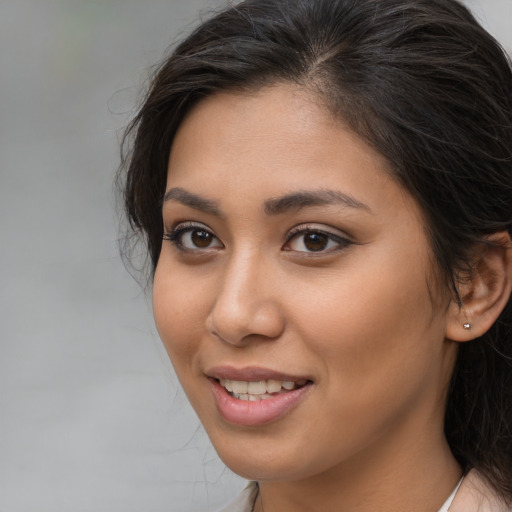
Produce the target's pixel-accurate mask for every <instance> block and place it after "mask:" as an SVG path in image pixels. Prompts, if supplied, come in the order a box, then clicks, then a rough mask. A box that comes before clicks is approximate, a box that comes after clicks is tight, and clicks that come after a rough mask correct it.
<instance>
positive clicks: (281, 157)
mask: <svg viewBox="0 0 512 512" xmlns="http://www.w3.org/2000/svg"><path fill="white" fill-rule="evenodd" d="M172 187H182V188H185V189H187V190H190V191H192V192H194V193H199V194H203V195H206V196H208V197H210V198H212V199H215V200H217V201H218V202H223V201H224V202H226V201H227V200H228V199H233V198H236V197H243V198H244V199H245V200H246V201H248V202H250V201H253V200H254V201H256V200H257V199H258V200H259V201H260V202H261V201H265V200H267V199H268V198H271V197H275V196H279V195H283V194H286V193H290V192H294V191H296V190H307V189H319V188H321V189H330V190H336V191H338V192H341V193H344V194H348V195H350V196H352V197H356V196H357V199H358V200H360V201H361V202H364V203H367V204H368V203H369V202H370V203H375V202H379V200H380V199H382V196H383V191H385V192H386V194H387V195H388V196H389V201H387V203H386V204H387V207H388V208H389V207H390V206H391V207H392V206H393V201H395V202H396V201H403V200H404V198H405V199H407V200H408V201H409V200H410V197H409V194H408V193H407V192H405V190H404V189H403V188H402V187H401V186H400V185H399V184H398V183H397V182H396V181H395V180H394V178H392V176H391V173H390V172H389V165H388V163H387V161H386V159H385V158H384V157H383V156H381V155H380V154H379V153H377V152H376V151H375V150H374V149H373V148H371V147H370V146H369V145H368V144H367V143H366V142H365V141H363V140H362V139H361V138H360V137H359V136H358V135H357V134H355V133H354V132H352V131H351V130H350V129H348V128H347V127H346V126H345V125H344V124H343V123H342V122H341V121H339V120H337V119H334V118H333V116H332V115H330V114H329V113H328V112H327V111H326V110H325V109H324V108H322V107H321V106H320V105H319V104H318V102H317V101H315V99H314V98H313V97H312V95H311V94H309V93H308V92H307V91H305V90H304V89H301V88H299V87H297V86H293V85H283V84H280V85H275V86H272V87H266V88H262V89H260V90H258V91H255V92H251V93H248V92H246V93H242V92H226V93H218V94H215V95H212V96H210V97H208V98H206V99H204V100H202V101H201V102H199V103H198V104H197V105H196V106H195V107H194V108H193V109H192V111H191V112H190V113H189V114H188V116H187V117H186V118H185V120H184V121H183V122H182V124H181V126H180V128H179V130H178V132H177V134H176V137H175V140H174V143H173V146H172V148H171V153H170V158H169V169H168V182H167V189H170V188H172ZM382 206H384V205H382Z"/></svg>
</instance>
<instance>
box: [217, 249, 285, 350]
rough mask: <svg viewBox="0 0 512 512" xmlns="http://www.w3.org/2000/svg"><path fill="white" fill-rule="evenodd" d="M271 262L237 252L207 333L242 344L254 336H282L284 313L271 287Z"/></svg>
mask: <svg viewBox="0 0 512 512" xmlns="http://www.w3.org/2000/svg"><path fill="white" fill-rule="evenodd" d="M274 277H275V276H274V272H273V269H272V263H271V262H269V261H268V259H267V258H265V257H264V255H261V253H259V252H258V251H252V250H251V249H250V248H240V249H238V250H237V251H234V252H233V254H232V255H231V256H230V257H229V260H228V262H227V263H226V265H225V268H224V271H223V272H222V273H221V276H220V278H219V283H218V291H217V295H216V298H215V301H214V303H213V306H212V309H211V311H210V315H209V317H208V319H207V324H208V325H207V327H208V330H209V331H210V332H211V333H212V334H214V335H216V336H217V337H219V338H221V339H222V340H223V341H225V342H228V343H231V344H243V343H244V342H245V341H247V340H248V339H249V337H250V336H251V335H253V336H259V337H263V338H275V337H277V336H279V334H280V333H281V331H282V328H283V317H282V312H281V311H280V307H279V304H278V300H277V296H276V293H275V289H274V287H273V285H272V282H273V278H274Z"/></svg>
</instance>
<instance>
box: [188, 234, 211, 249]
mask: <svg viewBox="0 0 512 512" xmlns="http://www.w3.org/2000/svg"><path fill="white" fill-rule="evenodd" d="M192 242H193V243H194V245H195V246H196V247H208V246H209V245H210V244H211V242H212V236H211V235H210V233H208V231H203V230H197V231H193V232H192Z"/></svg>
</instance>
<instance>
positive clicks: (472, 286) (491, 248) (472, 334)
mask: <svg viewBox="0 0 512 512" xmlns="http://www.w3.org/2000/svg"><path fill="white" fill-rule="evenodd" d="M458 289H459V295H460V298H461V301H462V306H460V305H459V304H457V303H456V301H455V300H453V301H452V303H451V304H450V307H449V311H448V318H447V327H446V338H447V339H450V340H453V341H459V342H464V341H470V340H473V339H475V338H478V337H479V336H482V335H483V334H485V333H486V332H487V331H488V330H489V329H490V328H491V326H492V325H493V324H494V322H496V320H497V319H498V317H499V316H500V314H501V312H502V311H503V309H504V308H505V306H506V305H507V302H508V300H509V299H510V294H511V290H512V244H511V240H510V235H509V233H508V232H507V231H499V232H497V233H493V234H492V235H489V236H487V237H486V238H485V240H484V243H483V244H482V246H481V249H479V250H478V253H477V256H476V257H475V261H474V264H473V271H472V274H471V276H469V277H468V278H467V279H466V280H464V281H463V282H461V283H459V285H458Z"/></svg>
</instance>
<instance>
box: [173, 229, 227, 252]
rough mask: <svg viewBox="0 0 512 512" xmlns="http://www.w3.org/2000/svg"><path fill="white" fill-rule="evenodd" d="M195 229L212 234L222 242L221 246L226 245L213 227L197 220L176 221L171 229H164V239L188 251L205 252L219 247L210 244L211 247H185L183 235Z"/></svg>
mask: <svg viewBox="0 0 512 512" xmlns="http://www.w3.org/2000/svg"><path fill="white" fill-rule="evenodd" d="M194 230H203V231H206V232H208V233H209V234H211V235H212V237H213V239H214V240H217V241H218V242H219V244H220V247H224V244H223V243H222V241H221V240H220V238H219V237H218V236H217V235H216V234H215V232H214V231H213V229H211V228H210V227H209V226H208V225H206V224H203V223H202V222H196V221H184V222H176V223H175V224H174V225H173V226H172V228H171V229H164V234H163V239H164V240H167V241H169V242H171V243H172V244H173V246H174V247H176V249H178V250H179V251H182V252H188V253H195V252H197V253H199V252H203V253H204V252H205V251H208V250H211V249H217V248H219V246H218V245H217V246H211V247H210V246H209V247H204V248H201V247H197V248H195V249H191V248H189V247H185V246H184V244H183V243H182V242H181V241H180V239H181V237H182V236H183V235H185V234H186V233H187V232H191V231H194Z"/></svg>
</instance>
